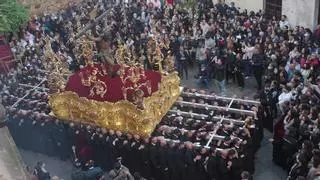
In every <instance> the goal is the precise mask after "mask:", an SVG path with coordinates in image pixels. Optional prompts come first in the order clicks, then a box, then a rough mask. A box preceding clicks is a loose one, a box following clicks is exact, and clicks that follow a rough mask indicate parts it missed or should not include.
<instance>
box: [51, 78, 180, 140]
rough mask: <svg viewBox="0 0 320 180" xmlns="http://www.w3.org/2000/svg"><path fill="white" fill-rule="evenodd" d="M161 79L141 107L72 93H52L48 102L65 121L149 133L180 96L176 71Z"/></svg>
mask: <svg viewBox="0 0 320 180" xmlns="http://www.w3.org/2000/svg"><path fill="white" fill-rule="evenodd" d="M161 82H162V83H161V85H160V87H159V90H158V91H156V92H154V93H153V95H152V96H150V97H146V98H144V100H143V101H144V106H145V107H144V109H140V108H137V107H136V106H135V105H134V104H132V103H130V102H128V101H126V100H122V101H119V102H116V103H111V102H98V101H94V100H89V99H87V98H83V97H79V96H78V95H77V94H76V93H73V92H62V93H55V94H52V95H50V97H49V104H50V106H51V108H52V112H53V114H54V115H55V116H57V117H58V118H61V119H64V120H68V121H75V122H81V123H92V124H95V125H97V126H101V127H105V128H107V129H113V130H120V131H123V132H130V133H134V134H138V135H141V136H149V135H150V134H151V133H152V131H153V130H154V128H155V126H156V125H157V124H158V123H159V122H160V120H161V119H162V117H163V116H164V115H165V114H166V113H167V111H168V110H169V109H170V108H171V106H172V104H173V103H174V102H175V101H176V100H177V98H178V97H179V95H180V89H179V84H180V79H179V77H178V76H177V74H176V73H171V74H169V75H163V76H162V80H161ZM139 93H140V92H139ZM140 95H141V94H140ZM140 95H139V96H140ZM137 101H139V99H138V100H137Z"/></svg>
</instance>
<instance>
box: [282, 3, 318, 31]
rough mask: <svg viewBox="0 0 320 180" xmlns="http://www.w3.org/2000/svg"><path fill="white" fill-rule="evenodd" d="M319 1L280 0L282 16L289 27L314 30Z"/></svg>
mask: <svg viewBox="0 0 320 180" xmlns="http://www.w3.org/2000/svg"><path fill="white" fill-rule="evenodd" d="M318 10H319V0H282V14H283V15H286V16H287V17H288V20H289V23H290V25H291V26H297V25H300V26H303V27H308V28H311V29H314V28H315V27H316V26H317V23H318V22H317V21H318Z"/></svg>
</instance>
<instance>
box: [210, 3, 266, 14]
mask: <svg viewBox="0 0 320 180" xmlns="http://www.w3.org/2000/svg"><path fill="white" fill-rule="evenodd" d="M213 2H214V3H217V2H218V0H213ZM225 2H226V3H227V4H230V3H231V2H234V4H235V6H236V7H240V8H241V9H247V10H248V11H254V12H257V11H259V10H260V9H261V10H262V9H263V7H264V0H225Z"/></svg>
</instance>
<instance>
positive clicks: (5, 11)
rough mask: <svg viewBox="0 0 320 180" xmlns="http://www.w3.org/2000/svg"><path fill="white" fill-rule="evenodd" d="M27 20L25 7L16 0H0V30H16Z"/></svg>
mask: <svg viewBox="0 0 320 180" xmlns="http://www.w3.org/2000/svg"><path fill="white" fill-rule="evenodd" d="M28 20H29V11H28V9H27V7H25V6H24V5H22V4H21V3H19V2H17V0H0V32H2V33H8V32H17V31H18V30H19V27H20V26H21V25H23V24H25V23H27V22H28Z"/></svg>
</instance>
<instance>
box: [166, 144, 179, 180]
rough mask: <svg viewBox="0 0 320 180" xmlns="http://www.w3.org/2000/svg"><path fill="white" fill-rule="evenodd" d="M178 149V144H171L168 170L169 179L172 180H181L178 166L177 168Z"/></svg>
mask: <svg viewBox="0 0 320 180" xmlns="http://www.w3.org/2000/svg"><path fill="white" fill-rule="evenodd" d="M176 151H177V147H176V143H174V142H172V141H171V142H169V147H168V168H169V177H170V180H175V179H177V180H180V177H179V172H178V166H177V162H176V161H177V160H178V159H177V154H176Z"/></svg>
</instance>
